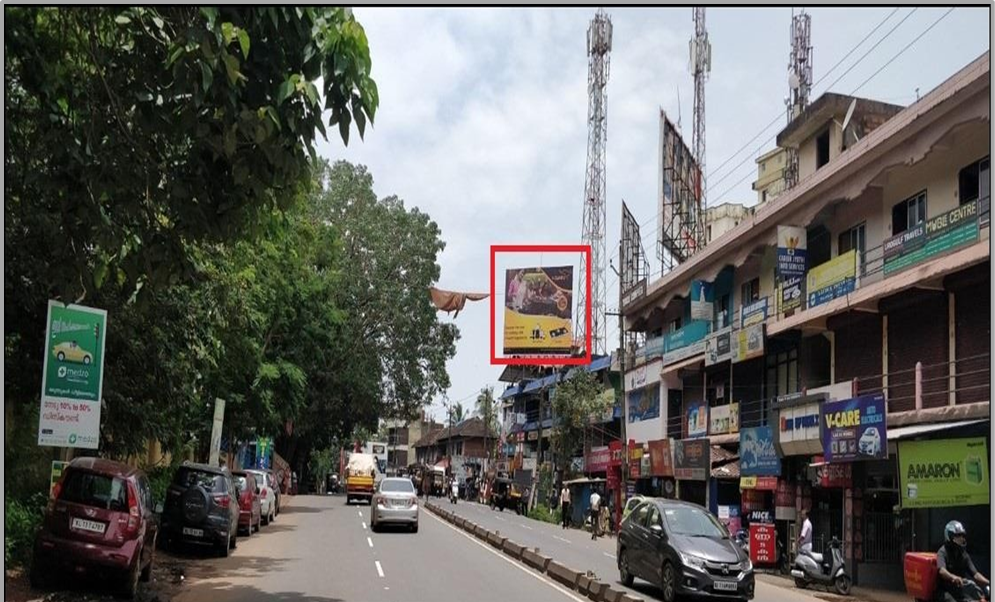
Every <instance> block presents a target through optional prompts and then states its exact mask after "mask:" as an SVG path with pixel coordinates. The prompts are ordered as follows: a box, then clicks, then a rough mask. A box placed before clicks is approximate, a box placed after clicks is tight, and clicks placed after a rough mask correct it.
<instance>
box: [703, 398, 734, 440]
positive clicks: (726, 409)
mask: <svg viewBox="0 0 995 602" xmlns="http://www.w3.org/2000/svg"><path fill="white" fill-rule="evenodd" d="M709 413H710V416H709V427H708V432H709V434H712V435H723V434H726V433H738V432H739V404H738V403H730V404H729V405H724V406H717V407H714V408H711V409H710V410H709Z"/></svg>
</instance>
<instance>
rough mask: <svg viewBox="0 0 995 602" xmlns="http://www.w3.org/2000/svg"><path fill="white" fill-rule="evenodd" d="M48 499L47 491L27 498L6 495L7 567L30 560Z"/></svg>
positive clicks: (4, 524) (4, 552) (4, 519)
mask: <svg viewBox="0 0 995 602" xmlns="http://www.w3.org/2000/svg"><path fill="white" fill-rule="evenodd" d="M47 501H48V497H47V495H46V494H45V493H36V494H34V495H32V496H31V497H29V498H28V499H26V500H19V499H15V498H11V497H9V496H6V497H4V501H3V514H4V516H3V535H4V541H3V561H4V565H5V566H6V567H7V568H10V567H12V566H20V565H24V564H27V563H28V562H29V561H30V559H31V547H32V545H33V543H34V537H35V532H36V531H37V530H38V527H40V526H41V520H42V516H43V514H44V511H45V504H46V503H47Z"/></svg>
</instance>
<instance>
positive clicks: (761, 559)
mask: <svg viewBox="0 0 995 602" xmlns="http://www.w3.org/2000/svg"><path fill="white" fill-rule="evenodd" d="M750 560H752V561H753V563H754V564H761V565H764V564H774V563H775V562H776V561H777V529H776V528H775V527H774V525H764V524H757V523H753V524H751V525H750Z"/></svg>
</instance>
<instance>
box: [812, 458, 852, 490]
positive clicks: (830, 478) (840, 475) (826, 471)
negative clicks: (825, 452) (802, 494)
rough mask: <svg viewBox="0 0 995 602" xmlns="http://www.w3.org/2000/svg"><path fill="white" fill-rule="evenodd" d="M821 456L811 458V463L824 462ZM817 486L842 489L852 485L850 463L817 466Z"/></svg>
mask: <svg viewBox="0 0 995 602" xmlns="http://www.w3.org/2000/svg"><path fill="white" fill-rule="evenodd" d="M824 461H825V460H824V459H823V457H822V456H815V457H814V458H812V463H813V464H816V463H820V462H824ZM818 471H819V487H823V488H826V489H843V488H845V487H852V486H853V465H852V464H823V465H822V466H820V467H819V468H818Z"/></svg>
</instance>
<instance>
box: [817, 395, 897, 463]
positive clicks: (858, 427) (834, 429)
mask: <svg viewBox="0 0 995 602" xmlns="http://www.w3.org/2000/svg"><path fill="white" fill-rule="evenodd" d="M820 418H821V429H820V433H821V436H822V452H823V455H824V456H825V458H826V462H853V461H854V460H873V459H877V460H882V459H884V458H887V457H888V432H887V424H886V410H885V403H884V395H882V394H880V393H878V394H876V395H864V396H862V397H854V398H853V399H846V400H843V401H829V402H826V403H823V404H822V407H821V413H820Z"/></svg>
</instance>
